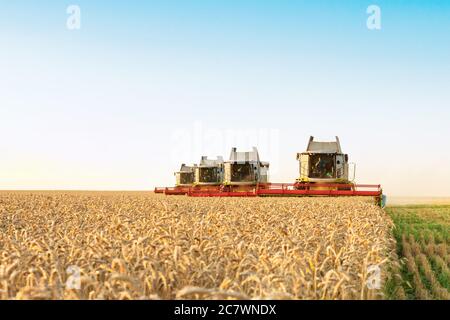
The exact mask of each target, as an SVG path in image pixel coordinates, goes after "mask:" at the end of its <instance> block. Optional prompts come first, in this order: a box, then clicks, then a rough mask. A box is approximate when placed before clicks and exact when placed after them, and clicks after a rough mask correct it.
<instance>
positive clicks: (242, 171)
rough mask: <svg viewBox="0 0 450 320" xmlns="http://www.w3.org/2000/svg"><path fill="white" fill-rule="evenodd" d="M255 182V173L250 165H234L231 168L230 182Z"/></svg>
mask: <svg viewBox="0 0 450 320" xmlns="http://www.w3.org/2000/svg"><path fill="white" fill-rule="evenodd" d="M253 180H255V173H254V172H253V167H252V165H251V164H250V163H234V164H233V165H232V167H231V181H234V182H244V181H253Z"/></svg>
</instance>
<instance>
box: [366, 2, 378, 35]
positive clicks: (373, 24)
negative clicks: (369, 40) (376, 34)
mask: <svg viewBox="0 0 450 320" xmlns="http://www.w3.org/2000/svg"><path fill="white" fill-rule="evenodd" d="M366 12H367V14H368V15H369V17H368V18H367V22H366V25H367V29H369V30H381V8H380V7H379V6H377V5H374V4H372V5H370V6H368V7H367V10H366Z"/></svg>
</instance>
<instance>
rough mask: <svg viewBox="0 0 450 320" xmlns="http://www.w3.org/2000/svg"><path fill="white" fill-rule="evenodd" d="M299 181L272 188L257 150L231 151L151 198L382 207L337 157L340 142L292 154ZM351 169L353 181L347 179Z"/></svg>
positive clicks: (377, 192) (373, 189)
mask: <svg viewBox="0 0 450 320" xmlns="http://www.w3.org/2000/svg"><path fill="white" fill-rule="evenodd" d="M297 160H298V161H299V171H300V177H299V178H298V179H297V180H296V182H295V183H271V182H269V180H268V171H269V163H268V162H263V161H260V159H259V154H258V150H257V149H256V148H253V150H252V151H250V152H237V151H236V148H233V149H232V150H231V154H230V160H228V161H223V159H222V158H221V157H218V158H217V160H209V159H208V158H207V157H202V159H201V161H200V163H199V165H194V166H191V167H189V166H186V165H185V164H183V165H182V166H181V169H180V171H178V172H175V176H176V186H175V187H169V188H155V193H162V194H165V195H187V196H190V197H258V196H260V197H261V196H271V197H274V196H285V197H295V196H328V197H338V196H346V197H353V196H361V197H373V198H374V199H375V200H376V202H377V204H379V205H380V206H381V207H384V204H385V200H386V198H385V196H384V195H383V191H382V189H381V186H380V185H371V184H355V183H354V182H353V181H354V175H355V164H351V163H349V162H348V155H347V154H344V153H342V150H341V145H340V142H339V138H338V137H336V141H332V142H319V141H314V137H311V138H310V140H309V143H308V147H307V149H306V151H305V152H303V153H298V154H297ZM351 167H352V169H353V170H352V171H353V177H352V179H349V171H350V168H351Z"/></svg>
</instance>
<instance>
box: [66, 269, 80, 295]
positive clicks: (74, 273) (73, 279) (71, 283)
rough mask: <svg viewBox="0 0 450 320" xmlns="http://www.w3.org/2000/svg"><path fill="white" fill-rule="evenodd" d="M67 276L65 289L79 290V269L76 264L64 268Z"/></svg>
mask: <svg viewBox="0 0 450 320" xmlns="http://www.w3.org/2000/svg"><path fill="white" fill-rule="evenodd" d="M66 273H67V274H69V277H68V278H67V281H66V289H73V290H80V289H81V271H80V268H79V267H78V266H69V267H68V268H67V269H66Z"/></svg>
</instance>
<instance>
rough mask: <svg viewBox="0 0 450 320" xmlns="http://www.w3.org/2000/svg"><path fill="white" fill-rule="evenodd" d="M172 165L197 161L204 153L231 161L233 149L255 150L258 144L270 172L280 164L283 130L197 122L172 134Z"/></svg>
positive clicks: (275, 171)
mask: <svg viewBox="0 0 450 320" xmlns="http://www.w3.org/2000/svg"><path fill="white" fill-rule="evenodd" d="M170 142H171V159H170V160H171V165H172V166H174V167H178V166H179V165H180V164H181V163H191V162H193V163H197V161H198V160H200V157H201V156H212V157H216V156H223V157H224V159H225V160H228V155H229V153H230V151H231V148H233V147H236V148H237V151H251V150H252V147H257V148H258V152H259V156H260V160H261V161H269V162H270V170H269V172H270V174H276V173H277V171H278V167H279V154H280V149H279V148H280V132H279V130H278V129H275V128H257V127H246V128H239V129H218V128H211V127H207V126H205V125H204V124H203V122H201V121H196V122H194V123H192V124H190V125H189V126H188V127H184V128H178V129H176V130H174V131H173V133H172V136H171V141H170Z"/></svg>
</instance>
